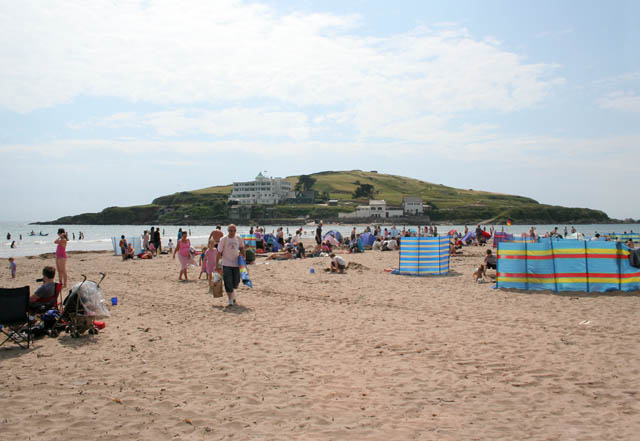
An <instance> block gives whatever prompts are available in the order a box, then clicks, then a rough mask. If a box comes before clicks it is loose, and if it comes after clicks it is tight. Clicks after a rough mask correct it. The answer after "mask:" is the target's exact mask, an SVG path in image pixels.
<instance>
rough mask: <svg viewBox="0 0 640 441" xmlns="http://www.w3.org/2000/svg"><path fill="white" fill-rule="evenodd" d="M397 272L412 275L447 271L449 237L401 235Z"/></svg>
mask: <svg viewBox="0 0 640 441" xmlns="http://www.w3.org/2000/svg"><path fill="white" fill-rule="evenodd" d="M398 272H399V274H405V275H412V276H426V275H434V274H446V273H447V272H449V237H448V236H444V237H403V238H402V239H401V240H400V268H399V271H398Z"/></svg>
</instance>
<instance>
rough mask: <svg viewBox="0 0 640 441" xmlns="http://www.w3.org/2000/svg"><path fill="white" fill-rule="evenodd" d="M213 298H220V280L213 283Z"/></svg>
mask: <svg viewBox="0 0 640 441" xmlns="http://www.w3.org/2000/svg"><path fill="white" fill-rule="evenodd" d="M213 297H216V298H218V297H222V280H220V281H219V282H213Z"/></svg>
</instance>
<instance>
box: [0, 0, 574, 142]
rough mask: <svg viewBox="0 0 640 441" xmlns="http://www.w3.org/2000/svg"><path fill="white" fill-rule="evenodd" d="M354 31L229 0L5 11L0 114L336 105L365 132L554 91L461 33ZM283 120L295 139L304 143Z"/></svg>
mask: <svg viewBox="0 0 640 441" xmlns="http://www.w3.org/2000/svg"><path fill="white" fill-rule="evenodd" d="M357 26H358V18H357V17H353V16H339V15H334V14H301V13H295V14H291V15H285V16H282V15H279V14H278V13H277V11H275V10H274V9H271V8H269V7H266V6H262V5H259V4H255V3H252V4H249V3H245V2H241V1H232V0H219V1H216V2H202V1H183V2H169V1H160V0H157V1H153V0H151V1H149V2H146V3H140V2H127V1H109V2H107V1H96V2H79V1H78V2H71V1H58V2H53V1H52V2H45V3H43V2H39V1H24V2H21V5H20V8H16V7H14V5H12V4H10V3H3V4H2V6H0V38H1V39H2V40H3V41H9V42H11V44H3V45H0V62H2V65H3V66H11V68H10V69H3V70H2V72H0V84H2V86H3V87H2V88H1V89H0V106H2V107H5V108H7V109H10V110H13V111H17V112H30V111H32V110H34V109H39V108H43V107H51V106H55V105H57V104H59V103H64V102H68V101H70V100H73V99H74V98H75V97H78V96H81V95H89V96H106V97H116V98H120V99H123V100H126V101H130V102H136V101H145V102H151V103H158V104H163V105H168V106H179V107H180V106H182V107H184V106H191V105H192V103H202V102H208V103H216V104H222V105H227V106H228V107H231V109H230V110H229V112H230V113H229V114H228V115H226V117H228V118H231V119H233V118H234V117H233V112H234V110H233V109H236V108H239V107H250V106H247V105H245V104H246V103H247V102H250V101H254V100H270V101H273V102H275V103H277V105H278V107H279V108H281V109H289V108H290V107H291V106H294V107H296V108H297V109H296V110H295V112H294V114H295V113H297V112H299V111H301V112H304V111H305V110H306V109H307V108H308V107H309V106H314V107H321V108H322V107H325V106H326V107H331V109H332V110H331V111H330V113H334V112H335V111H336V108H337V109H339V111H341V112H346V113H348V114H351V115H352V118H351V119H350V120H349V122H350V123H353V124H355V125H356V127H357V129H358V130H359V131H360V132H363V135H364V136H376V131H377V128H378V127H379V126H380V122H381V121H388V120H392V121H393V120H395V121H401V120H407V119H412V118H413V119H420V118H422V117H424V116H425V115H428V114H432V113H440V114H447V113H453V112H460V111H467V110H474V109H489V110H499V111H512V110H516V109H522V108H526V107H530V106H532V105H535V104H536V103H538V102H540V101H541V100H542V99H543V98H544V97H545V95H546V94H547V93H549V90H550V89H551V88H552V87H553V86H554V85H555V84H558V82H559V81H562V80H560V79H558V78H553V77H549V75H550V74H552V73H553V70H554V66H552V65H546V64H526V63H525V62H524V61H523V59H522V58H521V57H519V56H518V55H516V54H513V53H511V52H508V51H505V50H503V49H501V48H500V47H499V43H498V42H497V41H495V40H493V39H492V38H491V37H490V36H487V37H484V38H483V39H481V40H476V39H474V38H473V37H472V36H470V35H469V33H468V32H467V31H466V30H465V29H464V28H458V27H455V26H451V27H449V28H444V29H441V28H438V29H437V30H432V29H429V28H424V27H421V28H417V29H414V30H413V31H410V32H407V33H404V34H397V35H391V36H389V37H385V38H373V37H368V36H362V35H360V34H358V33H357V31H358V28H357ZM242 103H245V104H242ZM276 110H277V109H276ZM277 113H278V112H275V113H274V114H273V115H271V117H273V118H275V119H276V120H277V119H278V116H279V115H278V114H277ZM280 116H281V115H280ZM291 116H294V119H295V121H296V123H295V124H293V125H294V128H292V129H291V130H293V134H294V136H298V137H304V136H306V132H305V130H306V129H304V128H301V127H303V126H304V124H305V123H304V122H303V121H302V119H300V117H299V116H296V115H291ZM279 121H280V120H279ZM277 122H278V121H276V123H277ZM280 122H282V121H280ZM183 123H184V124H185V125H187V126H188V125H189V124H188V122H186V121H183ZM287 124H288V118H287V123H286V124H285V128H284V129H279V130H278V131H279V132H282V131H284V132H287V131H288V130H289V129H288V128H287V127H286V126H287ZM177 129H178V132H179V131H180V130H183V129H180V128H177ZM187 129H188V128H184V130H187ZM166 133H171V129H169V130H168V131H167V132H166ZM216 133H217V132H216Z"/></svg>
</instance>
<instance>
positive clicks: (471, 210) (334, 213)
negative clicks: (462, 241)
mask: <svg viewBox="0 0 640 441" xmlns="http://www.w3.org/2000/svg"><path fill="white" fill-rule="evenodd" d="M317 219H323V220H324V222H325V223H327V222H331V223H339V222H342V223H367V222H375V223H398V224H420V225H426V224H428V223H435V224H477V223H482V224H496V225H499V224H504V223H506V222H507V220H510V221H512V222H516V223H531V224H554V223H558V224H560V223H562V224H598V223H618V222H623V221H619V220H616V219H611V218H609V216H608V215H607V214H606V213H605V212H603V211H601V210H594V209H590V208H570V207H562V206H555V205H545V204H540V203H538V202H537V201H535V200H533V199H531V198H527V197H523V196H514V195H508V194H499V193H490V192H486V191H479V190H473V189H465V190H463V189H459V188H453V187H447V186H444V185H442V184H433V183H430V182H424V181H420V180H417V179H412V178H407V177H404V176H396V175H388V174H382V173H378V172H376V171H361V170H351V171H324V172H319V173H313V174H310V175H300V176H288V177H286V178H271V177H266V176H263V175H262V174H258V176H256V179H255V180H253V181H248V182H235V183H233V184H230V185H225V186H215V187H207V188H202V189H199V190H193V191H184V192H179V193H174V194H172V195H168V196H161V197H158V198H156V199H154V200H153V201H152V203H151V204H147V205H136V206H131V207H109V208H105V209H104V210H102V211H101V212H99V213H83V214H79V215H75V216H64V217H61V218H59V219H56V220H53V221H46V222H34V223H35V224H43V225H45V224H71V225H111V224H116V225H118V224H119V225H125V224H126V225H178V224H180V225H213V224H217V223H227V222H236V223H238V224H272V225H273V224H281V225H293V224H300V223H307V222H313V221H314V220H317ZM632 221H633V220H631V219H629V220H627V221H626V222H632Z"/></svg>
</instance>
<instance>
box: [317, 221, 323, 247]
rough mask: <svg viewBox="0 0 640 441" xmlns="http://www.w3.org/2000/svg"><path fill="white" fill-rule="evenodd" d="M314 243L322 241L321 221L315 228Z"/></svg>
mask: <svg viewBox="0 0 640 441" xmlns="http://www.w3.org/2000/svg"><path fill="white" fill-rule="evenodd" d="M316 243H317V244H318V245H320V244H321V243H322V221H320V223H319V224H318V228H316Z"/></svg>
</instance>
